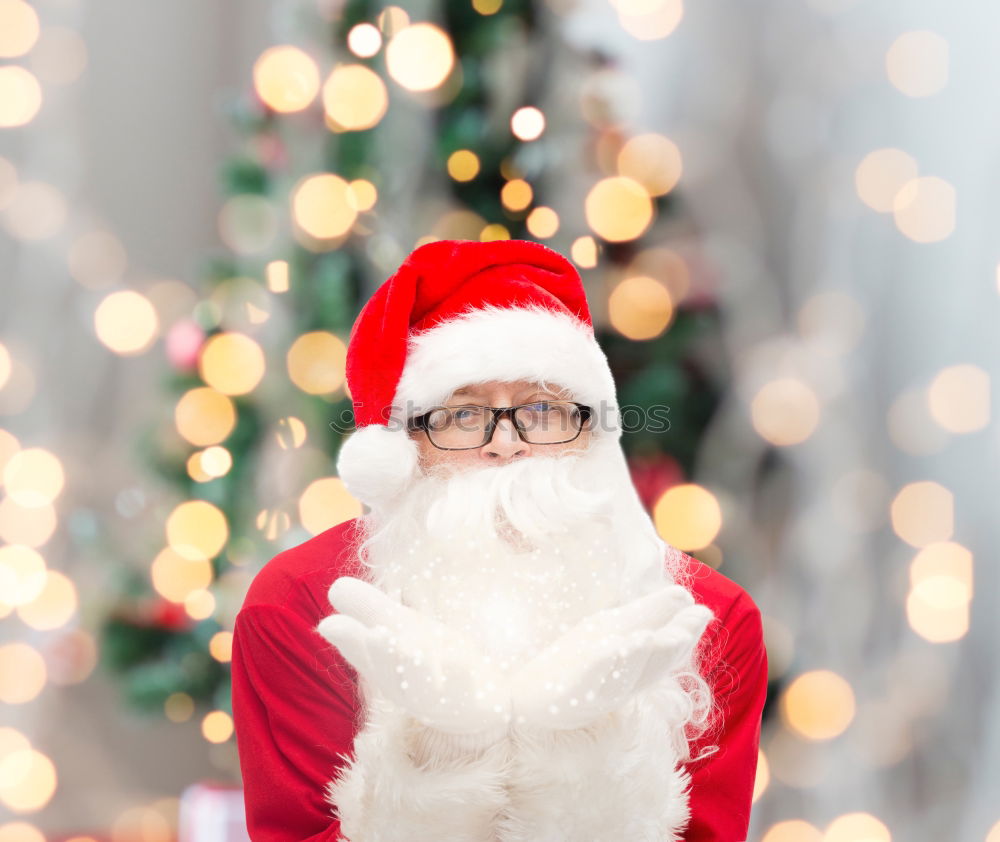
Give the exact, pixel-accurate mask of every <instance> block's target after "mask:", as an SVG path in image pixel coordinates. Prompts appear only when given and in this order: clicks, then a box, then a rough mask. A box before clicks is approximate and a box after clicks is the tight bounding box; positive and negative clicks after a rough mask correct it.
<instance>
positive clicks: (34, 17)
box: [0, 0, 39, 58]
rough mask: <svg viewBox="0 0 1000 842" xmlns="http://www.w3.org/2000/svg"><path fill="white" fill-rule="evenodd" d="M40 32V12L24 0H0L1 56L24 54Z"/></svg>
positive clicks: (12, 56) (14, 56)
mask: <svg viewBox="0 0 1000 842" xmlns="http://www.w3.org/2000/svg"><path fill="white" fill-rule="evenodd" d="M38 32H39V25H38V14H37V13H36V12H35V10H34V9H33V8H31V6H29V5H28V4H27V3H25V2H24V0H0V58H17V57H18V56H23V55H24V54H25V53H27V52H28V51H29V50H30V49H31V48H32V47H34V46H35V42H36V41H37V40H38Z"/></svg>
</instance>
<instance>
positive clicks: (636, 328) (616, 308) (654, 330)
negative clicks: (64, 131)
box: [608, 275, 674, 340]
mask: <svg viewBox="0 0 1000 842" xmlns="http://www.w3.org/2000/svg"><path fill="white" fill-rule="evenodd" d="M673 316H674V303H673V301H672V300H671V298H670V292H669V291H668V290H667V288H666V287H665V286H664V285H663V284H661V283H660V282H659V281H657V280H656V279H655V278H649V277H646V276H644V275H640V276H639V277H635V278H626V279H625V280H623V281H622V282H621V283H619V284H618V286H616V287H615V288H614V290H613V291H612V293H611V296H610V297H609V299H608V318H609V319H610V320H611V324H612V326H613V327H614V328H615V330H617V331H618V332H619V333H621V334H622V336H627V337H628V338H629V339H635V340H643V339H654V338H655V337H657V336H659V335H660V334H662V333H663V332H664V331H665V330H666V329H667V327H668V326H669V324H670V321H671V319H672V318H673Z"/></svg>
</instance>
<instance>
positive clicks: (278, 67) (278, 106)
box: [253, 46, 319, 114]
mask: <svg viewBox="0 0 1000 842" xmlns="http://www.w3.org/2000/svg"><path fill="white" fill-rule="evenodd" d="M253 81H254V87H255V88H256V90H257V95H258V96H259V97H260V98H261V99H262V100H263V101H264V103H265V104H266V105H267V106H268V107H269V108H273V109H274V110H275V111H278V112H281V113H285V114H287V113H290V112H293V111H301V110H302V109H304V108H307V107H308V106H309V104H310V103H311V102H312V101H313V100H314V99H315V98H316V94H317V92H318V91H319V69H318V68H317V67H316V62H315V61H313V60H312V59H311V58H310V57H309V56H308V55H306V54H305V53H304V52H303V51H302V50H300V49H298V48H297V47H288V46H277V47H271V48H269V49H267V50H265V51H264V52H263V53H262V54H261V55H260V57H259V58H258V59H257V61H256V62H255V63H254V67H253Z"/></svg>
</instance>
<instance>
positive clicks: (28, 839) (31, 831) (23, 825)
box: [0, 822, 45, 842]
mask: <svg viewBox="0 0 1000 842" xmlns="http://www.w3.org/2000/svg"><path fill="white" fill-rule="evenodd" d="M0 842H45V834H44V833H42V832H41V831H40V830H39V829H38V828H37V827H35V826H34V825H32V824H28V823H27V822H8V823H7V824H3V825H0Z"/></svg>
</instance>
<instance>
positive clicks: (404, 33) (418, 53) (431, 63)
mask: <svg viewBox="0 0 1000 842" xmlns="http://www.w3.org/2000/svg"><path fill="white" fill-rule="evenodd" d="M385 62H386V67H387V68H388V70H389V75H390V76H391V77H392V78H393V79H394V80H395V81H396V82H398V83H399V84H400V85H402V86H403V87H404V88H406V89H407V90H410V91H431V90H434V89H435V88H438V87H440V86H441V84H442V83H443V82H444V80H445V79H447V78H448V74H449V73H451V71H452V68H453V67H454V65H455V50H454V48H453V47H452V43H451V38H449V37H448V34H447V33H446V32H445V31H444V30H442V29H441V28H440V27H438V26H435V25H434V24H432V23H415V24H413V25H412V26H406V27H404V28H403V29H401V30H399V31H398V32H397V33H396V34H395V35H394V36H393V37H392V38H391V39H390V41H389V43H388V45H387V46H386V48H385Z"/></svg>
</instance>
